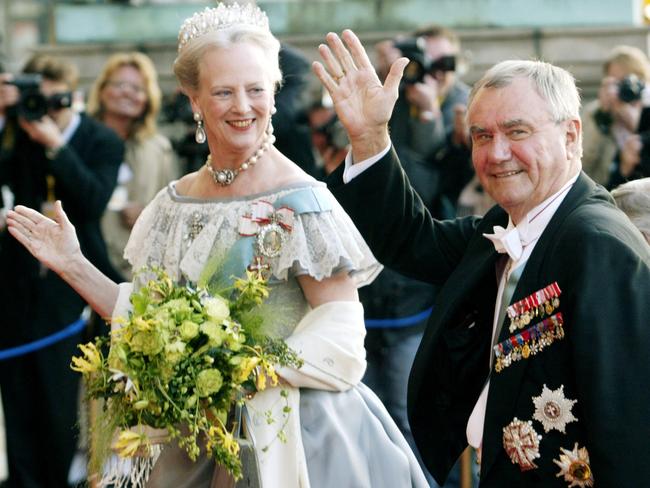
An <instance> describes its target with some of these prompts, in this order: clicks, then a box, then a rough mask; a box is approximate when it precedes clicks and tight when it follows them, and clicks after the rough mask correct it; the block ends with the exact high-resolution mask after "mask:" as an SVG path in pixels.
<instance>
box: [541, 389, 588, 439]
mask: <svg viewBox="0 0 650 488" xmlns="http://www.w3.org/2000/svg"><path fill="white" fill-rule="evenodd" d="M577 401H578V400H569V399H568V398H566V397H565V396H564V385H560V387H559V388H558V389H557V390H549V389H548V388H547V387H546V385H544V388H543V390H542V394H541V395H540V396H536V397H533V403H534V404H535V413H534V414H533V418H534V419H535V420H537V421H538V422H540V423H541V424H542V425H543V426H544V432H549V431H550V430H551V429H556V430H559V431H560V432H562V433H563V434H566V432H565V430H564V429H565V427H566V424H568V423H569V422H575V421H576V420H578V419H577V418H575V417H574V416H573V413H572V412H571V409H572V408H573V405H574V404H575V403H576V402H577Z"/></svg>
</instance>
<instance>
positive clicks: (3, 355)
mask: <svg viewBox="0 0 650 488" xmlns="http://www.w3.org/2000/svg"><path fill="white" fill-rule="evenodd" d="M85 326H86V318H85V317H81V318H79V319H78V320H76V321H74V322H73V323H71V324H70V325H68V326H67V327H65V328H63V329H61V330H60V331H58V332H55V333H54V334H50V335H49V336H46V337H43V338H41V339H38V340H35V341H33V342H29V343H27V344H22V345H20V346H16V347H11V348H9V349H4V350H2V351H0V361H4V360H5V359H11V358H14V357H16V356H24V355H25V354H29V353H31V352H34V351H38V350H39V349H43V348H45V347H48V346H50V345H52V344H54V343H56V342H59V341H62V340H63V339H67V338H68V337H70V336H73V335H75V334H78V333H79V332H81V331H82V330H83V328H84V327H85Z"/></svg>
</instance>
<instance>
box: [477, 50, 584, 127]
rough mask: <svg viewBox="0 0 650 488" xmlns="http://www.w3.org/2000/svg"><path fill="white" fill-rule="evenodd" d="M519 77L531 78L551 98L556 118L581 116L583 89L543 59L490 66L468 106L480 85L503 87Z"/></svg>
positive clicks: (565, 72) (483, 86)
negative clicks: (580, 89) (581, 91)
mask: <svg viewBox="0 0 650 488" xmlns="http://www.w3.org/2000/svg"><path fill="white" fill-rule="evenodd" d="M516 78H528V79H529V80H530V81H531V82H532V84H533V86H534V87H535V90H537V93H538V94H539V95H540V96H541V97H542V98H543V99H544V100H546V101H547V102H548V108H549V112H550V113H551V117H552V118H553V120H554V121H555V122H562V121H564V120H571V119H579V118H580V93H579V91H578V88H577V86H576V82H575V78H574V77H573V76H572V75H571V73H569V72H568V71H566V70H565V69H562V68H560V67H558V66H554V65H552V64H550V63H546V62H544V61H523V60H510V61H502V62H500V63H498V64H496V65H494V66H493V67H492V68H490V69H489V70H488V71H487V72H486V73H485V74H484V75H483V77H482V78H481V79H480V80H478V81H477V82H476V83H475V84H474V86H473V88H472V91H471V92H470V95H469V102H468V105H467V106H468V107H470V106H471V105H472V102H473V101H474V97H476V94H477V93H478V92H479V91H480V90H481V88H503V87H504V86H508V85H510V84H511V83H512V82H513V81H514V80H515V79H516Z"/></svg>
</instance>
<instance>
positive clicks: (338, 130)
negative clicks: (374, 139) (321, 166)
mask: <svg viewBox="0 0 650 488" xmlns="http://www.w3.org/2000/svg"><path fill="white" fill-rule="evenodd" d="M312 130H313V131H314V132H318V133H320V134H323V135H324V136H325V139H326V140H327V145H328V146H330V147H333V148H334V149H337V150H339V149H345V148H346V147H347V146H348V144H349V140H348V134H347V133H346V132H345V129H344V128H343V124H341V122H340V121H339V119H338V117H337V116H336V114H334V115H332V118H331V119H329V120H328V121H327V122H325V123H324V124H323V125H320V126H318V127H314V128H313V129H312Z"/></svg>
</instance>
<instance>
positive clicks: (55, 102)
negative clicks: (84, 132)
mask: <svg viewBox="0 0 650 488" xmlns="http://www.w3.org/2000/svg"><path fill="white" fill-rule="evenodd" d="M42 79H43V78H42V76H41V75H39V74H24V75H19V76H16V77H15V78H14V79H12V80H8V81H5V82H4V83H5V84H8V85H14V86H15V87H17V88H18V91H19V92H20V97H19V99H18V103H17V104H16V106H15V113H16V115H18V116H19V117H24V118H25V119H27V120H38V119H40V118H41V117H43V116H44V115H45V114H47V111H48V110H50V109H51V110H59V109H62V108H67V107H70V106H71V105H72V93H70V92H65V93H55V94H54V95H52V96H50V97H46V96H45V95H43V94H42V93H41V89H40V87H41V81H42Z"/></svg>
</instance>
